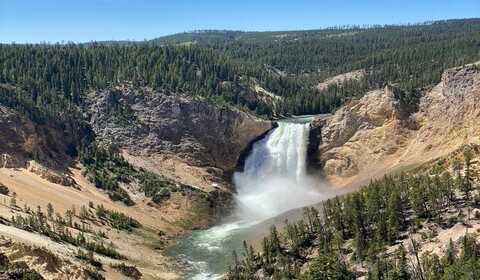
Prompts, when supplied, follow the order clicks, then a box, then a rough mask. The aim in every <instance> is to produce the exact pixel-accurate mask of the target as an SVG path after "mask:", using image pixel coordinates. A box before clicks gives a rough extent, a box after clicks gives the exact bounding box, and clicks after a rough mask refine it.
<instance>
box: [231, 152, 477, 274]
mask: <svg viewBox="0 0 480 280" xmlns="http://www.w3.org/2000/svg"><path fill="white" fill-rule="evenodd" d="M478 154H479V150H478V146H475V145H473V146H468V147H464V148H463V149H462V150H460V151H458V152H455V153H453V154H451V155H450V156H447V157H444V158H440V159H438V160H436V161H433V162H430V163H428V164H426V165H424V166H423V167H420V168H418V169H417V170H413V171H411V172H408V173H399V174H396V175H392V176H384V177H383V178H382V179H379V180H375V181H371V182H370V183H369V184H368V185H366V186H364V187H362V188H361V189H360V190H359V191H357V192H354V193H351V194H347V195H344V196H340V197H338V196H337V197H335V198H333V199H329V200H327V201H325V202H324V203H323V207H321V209H320V211H319V210H317V209H315V208H305V209H304V210H303V213H304V218H303V219H301V220H299V221H297V222H289V221H285V226H284V228H282V229H277V228H276V227H275V226H272V227H271V228H270V233H269V235H268V236H267V237H265V238H264V239H263V241H262V245H261V250H260V252H259V253H256V252H255V251H254V249H253V247H247V245H246V243H244V247H245V248H244V249H245V250H244V252H243V254H242V255H238V254H237V252H233V257H232V261H231V264H230V268H229V271H228V279H312V280H313V279H358V278H360V277H364V278H362V279H372V280H373V279H375V280H379V279H389V280H403V279H405V280H406V279H423V280H427V279H428V280H434V279H435V280H437V279H478V277H479V276H478V275H479V273H480V270H479V269H480V262H479V260H478V256H479V255H478V254H479V253H480V251H479V244H478V242H477V239H476V236H477V233H478V230H477V229H478V226H479V223H478V220H479V219H480V193H479V190H478ZM459 225H462V227H464V228H465V231H462V233H461V234H462V235H464V237H462V238H459V237H460V236H459V235H455V234H453V235H450V241H449V242H448V240H447V242H445V243H440V244H438V243H439V242H440V241H439V233H441V232H442V231H448V230H449V229H452V228H454V227H459ZM470 228H471V229H470ZM469 229H470V230H469ZM452 238H456V239H458V240H456V241H455V242H453V241H452ZM429 243H432V244H438V245H435V246H444V248H445V249H444V250H441V251H440V252H437V253H435V252H431V248H432V247H431V246H430V247H429V248H430V250H423V248H422V246H427V247H428V244H429ZM268 277H272V278H268Z"/></svg>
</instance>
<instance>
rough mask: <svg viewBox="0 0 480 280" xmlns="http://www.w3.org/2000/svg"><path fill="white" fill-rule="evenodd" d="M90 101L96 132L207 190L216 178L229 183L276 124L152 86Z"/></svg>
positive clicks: (137, 159) (131, 155) (135, 158)
mask: <svg viewBox="0 0 480 280" xmlns="http://www.w3.org/2000/svg"><path fill="white" fill-rule="evenodd" d="M88 103H89V105H88V108H89V109H88V112H89V114H90V117H89V118H90V120H91V123H92V126H93V129H94V130H95V132H96V133H97V134H98V135H99V136H100V137H101V138H103V139H104V140H107V141H110V142H112V143H114V144H115V145H118V146H119V147H120V148H121V149H123V150H124V151H125V152H126V157H127V159H130V160H131V161H132V162H134V163H136V164H138V165H141V166H144V167H146V168H148V169H151V170H153V171H157V172H160V173H162V174H168V175H171V176H172V177H174V178H177V179H180V180H182V181H185V182H187V183H189V184H192V185H195V186H198V187H202V188H204V189H207V190H208V189H211V187H212V186H211V185H212V182H217V183H221V185H226V184H225V183H226V182H227V181H228V179H229V177H228V176H229V175H230V174H232V173H233V172H234V171H235V169H236V168H237V163H238V161H239V159H240V157H241V155H242V153H243V152H244V151H245V149H246V148H247V147H248V146H249V144H250V143H251V142H252V141H254V140H255V139H257V138H258V137H260V136H262V135H264V134H265V133H266V132H267V131H269V130H270V129H271V128H272V127H273V125H274V124H273V123H271V122H270V121H263V120H259V119H257V118H254V117H252V116H250V115H248V114H246V113H244V112H241V111H239V110H236V109H232V108H220V107H218V106H215V105H213V104H211V103H210V102H208V101H206V100H202V99H198V98H191V97H181V96H173V95H168V94H166V93H164V92H156V91H152V90H151V89H148V88H134V87H131V86H119V87H116V88H114V89H109V90H105V91H102V92H99V93H98V92H95V93H92V94H90V95H89V102H88ZM191 175H194V176H191Z"/></svg>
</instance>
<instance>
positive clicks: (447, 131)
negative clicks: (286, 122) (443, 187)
mask: <svg viewBox="0 0 480 280" xmlns="http://www.w3.org/2000/svg"><path fill="white" fill-rule="evenodd" d="M405 99H406V98H405V93H403V92H401V91H399V90H398V89H396V88H395V87H386V88H384V89H381V90H375V91H372V92H369V93H367V94H366V95H365V96H364V97H362V98H361V99H359V100H355V101H352V102H351V103H350V104H348V105H346V106H344V107H343V108H341V109H339V110H338V111H337V112H335V113H334V114H333V115H331V116H329V117H326V118H318V119H317V120H316V121H315V122H314V123H313V124H312V128H313V131H315V130H316V131H317V133H313V134H314V137H315V138H314V139H313V140H314V141H317V142H318V143H319V145H318V150H317V155H316V159H317V162H316V163H317V164H319V165H320V166H321V167H322V168H323V171H324V173H325V175H326V177H327V178H328V179H329V180H330V181H331V182H332V183H333V184H334V185H344V184H347V183H349V182H351V181H353V180H358V179H362V178H367V177H372V176H375V175H376V174H383V173H384V172H386V171H391V170H394V169H398V168H401V167H402V166H404V167H405V166H408V165H412V164H417V163H420V162H424V161H427V160H429V159H432V158H436V157H438V156H441V155H443V154H446V153H448V152H451V151H454V150H456V149H458V148H459V147H461V146H463V145H465V144H468V143H478V141H479V136H480V124H479V123H478V121H477V119H478V117H479V116H480V105H479V104H480V71H479V68H478V64H471V65H466V66H462V67H457V68H453V69H449V70H446V71H445V72H444V73H443V75H442V78H441V82H440V83H439V84H438V85H437V86H435V87H434V88H433V89H431V90H429V91H427V92H425V93H424V94H423V96H422V97H421V98H420V99H419V100H417V101H416V102H414V103H406V101H405Z"/></svg>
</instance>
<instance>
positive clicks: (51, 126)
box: [0, 105, 80, 186]
mask: <svg viewBox="0 0 480 280" xmlns="http://www.w3.org/2000/svg"><path fill="white" fill-rule="evenodd" d="M0 131H2V133H1V134H0V167H5V168H27V169H29V170H30V171H32V172H34V173H37V174H39V175H41V176H42V177H43V178H47V179H48V180H50V181H52V182H55V183H58V184H62V185H66V186H74V185H75V181H74V180H73V179H72V178H71V177H70V176H69V174H68V162H69V159H70V157H71V156H74V155H75V154H76V147H77V146H78V143H79V142H80V139H79V137H80V135H79V133H78V131H79V122H78V121H76V120H74V119H73V117H71V116H68V115H63V116H56V117H54V118H47V119H42V120H41V121H38V122H34V121H33V120H32V119H30V118H28V117H26V116H23V115H21V114H18V113H16V112H15V111H13V110H10V109H7V108H6V107H4V106H1V105H0Z"/></svg>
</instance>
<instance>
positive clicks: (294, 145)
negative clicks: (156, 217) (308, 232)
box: [169, 119, 322, 279]
mask: <svg viewBox="0 0 480 280" xmlns="http://www.w3.org/2000/svg"><path fill="white" fill-rule="evenodd" d="M304 120H305V119H304ZM306 120H307V121H310V120H309V119H306ZM308 134H309V124H308V123H305V121H303V123H298V120H297V123H292V122H279V126H278V127H277V128H275V129H274V130H272V131H271V132H270V133H269V134H268V135H267V136H266V137H265V138H264V139H262V140H260V141H258V142H257V143H255V144H254V145H253V148H252V151H251V153H250V154H249V155H248V157H247V159H246V161H245V166H244V171H243V172H237V173H235V174H234V183H235V185H236V187H237V195H236V201H237V207H238V208H237V213H236V216H235V217H234V221H232V222H230V223H224V224H221V225H218V226H215V227H212V228H210V229H207V230H202V231H197V232H193V233H192V234H190V235H188V236H186V237H184V238H182V240H180V242H178V244H177V245H175V246H174V247H173V248H170V249H169V252H170V254H172V255H175V256H177V257H178V258H180V259H181V260H182V262H183V263H188V264H189V265H190V267H191V271H190V272H189V274H188V275H186V276H185V278H182V279H217V278H219V277H220V276H221V274H222V273H224V272H225V269H226V268H227V264H228V260H229V258H230V256H231V251H232V250H233V249H235V250H237V251H238V252H240V251H241V250H242V241H243V240H248V239H251V238H253V237H256V236H257V235H258V234H259V232H257V231H256V230H258V228H256V227H255V226H254V225H255V224H258V223H260V222H262V221H265V220H267V219H269V218H271V217H274V216H277V215H279V214H282V213H284V212H286V211H288V210H291V209H295V208H299V207H302V206H306V205H311V204H314V203H316V202H319V201H321V199H322V196H321V194H320V193H319V192H318V189H316V188H315V187H314V186H315V185H316V184H318V182H315V181H314V180H313V179H312V178H310V177H309V176H308V175H307V174H306V170H305V167H306V158H307V145H308Z"/></svg>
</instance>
